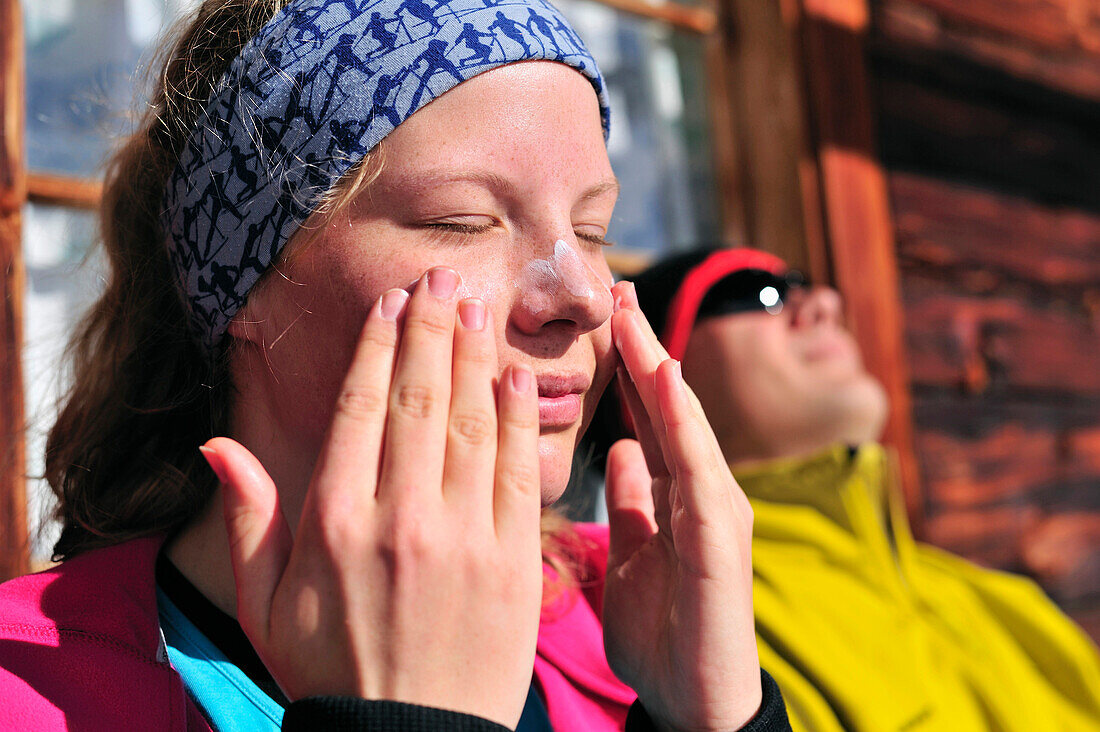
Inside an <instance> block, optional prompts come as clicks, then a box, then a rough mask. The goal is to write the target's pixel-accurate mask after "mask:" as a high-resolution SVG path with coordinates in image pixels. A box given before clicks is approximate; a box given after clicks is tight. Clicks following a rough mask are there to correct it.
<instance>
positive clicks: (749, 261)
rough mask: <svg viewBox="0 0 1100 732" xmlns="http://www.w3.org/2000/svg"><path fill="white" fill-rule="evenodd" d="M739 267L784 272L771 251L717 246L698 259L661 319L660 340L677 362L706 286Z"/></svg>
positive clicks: (785, 266) (682, 355) (782, 264)
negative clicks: (665, 317) (662, 329)
mask: <svg viewBox="0 0 1100 732" xmlns="http://www.w3.org/2000/svg"><path fill="white" fill-rule="evenodd" d="M743 269H760V270H764V271H765V272H771V273H772V274H774V275H782V274H784V273H785V272H786V271H787V265H786V264H785V263H784V262H783V260H782V259H780V258H779V257H777V256H775V255H774V254H768V253H767V252H762V251H760V250H758V249H745V248H737V249H719V250H718V251H716V252H714V253H713V254H711V255H710V256H709V257H707V258H706V259H704V260H703V261H702V262H700V263H699V265H698V266H697V267H695V269H693V270H691V271H690V272H688V274H687V276H686V277H684V281H683V282H682V283H681V284H680V289H679V290H677V292H676V295H675V297H673V298H672V303H671V304H670V305H669V307H668V318H667V319H666V320H665V330H664V333H662V334H661V342H662V343H663V344H664V346H665V349H667V350H668V355H669V356H671V357H672V358H675V359H676V360H677V361H679V360H682V359H683V357H684V351H685V350H687V344H688V339H689V338H690V337H691V329H692V327H694V325H695V316H696V315H698V313H699V305H700V304H702V302H703V298H704V297H706V294H707V292H709V291H710V288H712V287H714V285H716V284H717V283H718V282H720V281H721V280H722V278H724V277H728V276H729V275H731V274H733V273H734V272H739V271H741V270H743Z"/></svg>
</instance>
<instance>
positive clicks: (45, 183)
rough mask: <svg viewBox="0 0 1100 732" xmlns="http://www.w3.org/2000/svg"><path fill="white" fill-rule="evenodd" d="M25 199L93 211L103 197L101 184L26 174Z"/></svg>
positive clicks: (95, 181)
mask: <svg viewBox="0 0 1100 732" xmlns="http://www.w3.org/2000/svg"><path fill="white" fill-rule="evenodd" d="M27 197H28V198H29V199H30V200H31V201H33V202H34V203H43V204H46V205H49V206H67V207H69V208H81V209H88V210H94V209H96V208H98V207H99V200H100V199H101V198H102V197H103V183H102V182H100V181H97V180H88V179H86V178H74V177H72V176H68V175H54V174H52V173H28V174H27Z"/></svg>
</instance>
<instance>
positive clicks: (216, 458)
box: [199, 445, 229, 483]
mask: <svg viewBox="0 0 1100 732" xmlns="http://www.w3.org/2000/svg"><path fill="white" fill-rule="evenodd" d="M199 452H201V453H202V456H203V457H204V458H206V464H207V465H209V466H210V469H211V470H213V471H214V475H216V476H218V480H219V481H221V482H222V483H228V482H229V481H228V480H227V479H226V475H225V464H224V463H222V456H221V455H219V454H218V451H217V450H215V449H214V448H212V447H207V446H206V445H200V446H199Z"/></svg>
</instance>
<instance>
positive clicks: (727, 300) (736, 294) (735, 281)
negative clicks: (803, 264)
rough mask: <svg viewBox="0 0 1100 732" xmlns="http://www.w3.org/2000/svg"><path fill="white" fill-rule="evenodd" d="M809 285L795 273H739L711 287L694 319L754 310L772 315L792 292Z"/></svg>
mask: <svg viewBox="0 0 1100 732" xmlns="http://www.w3.org/2000/svg"><path fill="white" fill-rule="evenodd" d="M808 285H809V282H808V281H807V280H806V278H805V277H803V276H802V273H801V272H798V271H796V270H790V271H789V272H786V273H784V274H782V275H777V274H773V273H771V272H768V271H766V270H761V269H742V270H738V271H737V272H734V273H732V274H730V275H729V276H728V277H723V278H722V279H721V280H720V281H719V282H718V283H717V284H716V285H714V287H712V288H710V290H709V291H708V292H707V294H706V295H705V296H704V297H703V301H702V302H701V303H699V313H698V315H697V316H696V318H697V319H698V318H705V317H708V316H712V315H729V314H731V313H749V312H756V311H764V312H768V313H772V314H773V315H775V314H778V313H780V312H782V311H783V303H784V302H786V300H787V297H788V296H789V294H790V292H791V291H792V290H794V289H797V288H799V287H806V286H808Z"/></svg>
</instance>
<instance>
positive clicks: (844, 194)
mask: <svg viewBox="0 0 1100 732" xmlns="http://www.w3.org/2000/svg"><path fill="white" fill-rule="evenodd" d="M801 10H802V16H801V19H800V35H801V41H802V44H801V45H802V50H803V54H804V55H803V63H802V68H803V71H804V74H805V83H806V93H807V105H808V118H809V124H810V128H811V132H810V134H811V137H812V140H813V147H814V149H815V150H816V152H817V168H818V170H819V175H820V178H819V180H820V193H821V200H822V204H823V205H822V210H823V214H824V216H823V218H824V222H825V234H826V237H827V242H828V245H827V247H828V252H829V263H830V268H831V270H832V273H833V278H834V283H835V285H836V287H837V289H838V290H839V291H840V293H841V295H842V296H843V297H844V300H845V303H846V305H847V312H848V322H849V325H850V326H851V328H852V331H853V333H854V334H855V337H856V339H857V340H858V342H859V345H860V348H861V350H862V352H863V355H864V359H865V361H866V364H867V368H868V370H869V371H870V372H871V373H872V374H874V376H875V377H876V378H878V379H879V381H880V382H881V383H882V384H883V386H884V387H885V389H886V392H887V395H888V397H889V399H890V406H891V411H890V416H889V419H888V422H887V425H886V430H885V433H884V442H885V443H886V444H888V445H889V446H891V447H892V448H893V449H894V450H895V451H896V454H897V456H898V460H899V468H900V474H901V480H902V487H903V490H904V492H905V498H906V506H907V508H908V510H909V514H910V519H911V521H912V522H913V524H914V529H915V530H916V531H917V532H918V533H919V529H920V524H921V521H922V518H923V501H922V500H921V491H920V480H919V470H918V466H917V460H916V454H915V452H914V448H913V423H912V414H911V412H912V402H911V397H910V394H909V373H908V368H907V362H906V351H905V341H904V326H903V322H902V321H903V319H902V309H901V300H900V295H899V287H898V262H897V256H896V252H895V246H894V224H893V220H892V217H891V212H890V199H889V193H888V189H887V183H886V176H885V173H884V172H883V169H882V166H881V165H880V164H879V162H878V160H877V158H876V140H875V117H874V109H873V105H872V101H871V96H870V90H869V78H868V73H867V66H866V60H865V44H866V39H867V33H868V30H869V25H870V10H869V7H868V4H867V0H802V6H801Z"/></svg>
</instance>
